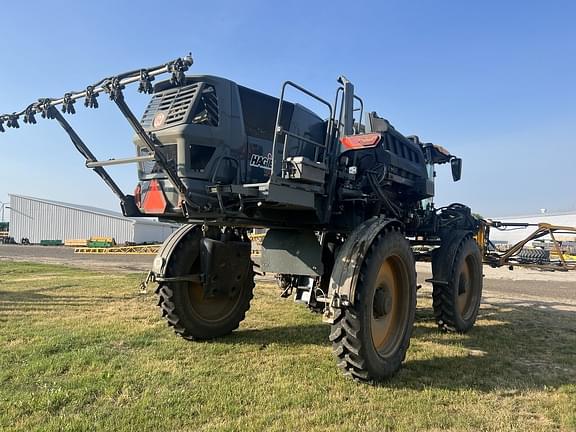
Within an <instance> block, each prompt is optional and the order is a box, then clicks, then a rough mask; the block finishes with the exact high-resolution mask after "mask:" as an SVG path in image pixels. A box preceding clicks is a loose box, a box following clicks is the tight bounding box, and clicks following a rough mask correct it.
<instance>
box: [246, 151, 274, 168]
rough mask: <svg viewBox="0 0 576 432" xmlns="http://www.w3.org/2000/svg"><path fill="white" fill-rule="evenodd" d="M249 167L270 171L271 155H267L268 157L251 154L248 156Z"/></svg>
mask: <svg viewBox="0 0 576 432" xmlns="http://www.w3.org/2000/svg"><path fill="white" fill-rule="evenodd" d="M250 166H251V167H255V168H262V169H265V170H272V153H268V156H262V155H259V154H253V155H252V156H250Z"/></svg>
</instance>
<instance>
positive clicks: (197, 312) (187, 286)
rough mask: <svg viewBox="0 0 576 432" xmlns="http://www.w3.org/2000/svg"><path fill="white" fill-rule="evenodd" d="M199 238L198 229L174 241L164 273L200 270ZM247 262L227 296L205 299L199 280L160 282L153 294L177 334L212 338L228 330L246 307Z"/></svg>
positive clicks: (235, 325) (251, 277)
mask: <svg viewBox="0 0 576 432" xmlns="http://www.w3.org/2000/svg"><path fill="white" fill-rule="evenodd" d="M200 238H201V233H200V232H199V231H198V232H195V233H193V234H192V235H190V236H187V237H185V238H184V239H183V240H182V241H181V242H180V244H178V246H177V247H176V250H175V251H174V253H173V255H172V257H171V260H170V263H169V264H168V274H170V275H173V276H182V275H190V274H199V273H200V257H199V248H200ZM249 265H250V268H249V270H248V271H247V272H246V276H245V277H244V279H243V280H241V281H239V282H238V284H237V288H236V289H234V290H232V291H231V292H230V294H228V295H224V294H218V295H216V296H214V297H208V298H206V297H205V296H204V287H203V285H202V283H200V282H189V281H179V282H168V283H166V282H165V283H162V284H160V286H159V287H158V289H157V290H156V293H157V294H158V306H159V307H160V313H161V315H162V317H163V318H164V319H165V320H166V321H167V322H168V325H169V326H170V327H172V328H173V329H174V332H175V333H176V334H177V335H179V336H182V337H183V338H184V339H188V340H204V339H213V338H217V337H221V336H225V335H227V334H229V333H231V332H232V331H233V330H235V329H236V328H238V326H239V325H240V322H241V321H242V320H243V319H244V318H245V315H246V312H247V311H248V309H250V300H251V299H252V297H253V294H252V292H253V289H254V271H253V269H252V264H251V263H249Z"/></svg>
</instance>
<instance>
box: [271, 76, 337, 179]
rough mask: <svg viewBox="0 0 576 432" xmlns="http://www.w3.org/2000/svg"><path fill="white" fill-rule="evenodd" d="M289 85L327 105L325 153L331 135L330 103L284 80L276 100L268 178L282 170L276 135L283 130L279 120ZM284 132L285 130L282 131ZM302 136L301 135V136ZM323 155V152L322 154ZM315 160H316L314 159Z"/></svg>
mask: <svg viewBox="0 0 576 432" xmlns="http://www.w3.org/2000/svg"><path fill="white" fill-rule="evenodd" d="M288 86H291V87H294V88H295V89H296V90H299V91H301V92H302V93H304V94H306V95H308V96H310V97H311V98H313V99H316V100H317V101H318V102H320V103H322V104H324V105H326V106H327V107H328V111H329V113H330V116H329V119H330V120H329V121H328V125H327V127H326V137H325V139H324V153H326V148H327V146H328V141H329V139H330V135H331V128H332V117H333V108H332V105H330V103H329V102H327V101H326V100H324V99H322V98H321V97H320V96H318V95H315V94H314V93H312V92H311V91H309V90H306V89H305V88H304V87H302V86H300V85H298V84H296V83H294V82H292V81H285V82H284V84H282V91H281V92H280V99H279V100H278V112H277V114H276V124H275V126H274V140H273V141H272V172H271V174H270V179H272V178H274V177H278V176H279V175H281V172H282V166H280V168H279V169H278V161H277V159H278V158H277V153H278V151H277V145H278V144H277V143H278V136H279V135H281V134H282V132H283V131H284V129H283V128H282V127H281V126H280V121H281V119H282V105H283V102H284V94H285V93H286V87H288ZM284 132H286V131H284ZM302 138H303V137H302ZM286 144H287V135H285V138H284V149H285V148H286ZM324 156H325V154H324ZM282 157H283V158H284V151H283V152H282ZM315 162H316V161H315Z"/></svg>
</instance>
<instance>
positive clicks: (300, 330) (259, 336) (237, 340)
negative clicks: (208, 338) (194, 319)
mask: <svg viewBox="0 0 576 432" xmlns="http://www.w3.org/2000/svg"><path fill="white" fill-rule="evenodd" d="M318 317H319V318H320V315H319V316H318ZM329 333H330V326H328V325H326V324H323V323H321V322H318V324H303V325H293V326H281V327H268V328H263V329H245V330H243V329H240V330H238V331H235V332H234V333H232V334H231V335H230V336H227V337H225V338H222V339H217V341H218V342H229V343H233V344H250V345H259V346H260V348H266V346H267V345H270V344H281V345H326V346H329V345H330V342H329V341H328V335H329Z"/></svg>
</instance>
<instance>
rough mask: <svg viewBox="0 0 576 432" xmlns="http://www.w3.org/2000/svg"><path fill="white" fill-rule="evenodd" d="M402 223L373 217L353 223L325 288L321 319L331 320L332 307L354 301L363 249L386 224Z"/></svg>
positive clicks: (333, 315) (368, 246) (365, 248)
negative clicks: (327, 300)
mask: <svg viewBox="0 0 576 432" xmlns="http://www.w3.org/2000/svg"><path fill="white" fill-rule="evenodd" d="M389 225H395V226H399V227H403V226H404V225H403V224H402V223H401V222H400V221H399V220H397V219H388V218H384V217H378V216H374V217H373V218H370V219H368V220H366V221H364V222H363V223H361V224H360V225H359V226H357V227H356V228H355V229H354V231H352V233H351V234H350V236H349V237H348V238H347V239H346V242H345V243H344V245H343V246H342V248H341V249H340V252H338V256H337V257H336V262H335V264H334V269H333V270H332V275H331V276H330V288H329V290H328V298H329V299H330V301H329V306H328V308H327V310H326V313H325V314H324V318H323V320H324V322H328V323H333V322H334V318H335V316H336V315H335V314H336V310H335V309H340V308H341V307H346V306H349V305H351V304H354V301H355V293H356V283H357V280H358V274H359V273H360V267H362V263H363V262H364V258H365V257H366V252H367V251H368V249H369V248H370V245H371V244H372V242H373V241H374V239H375V238H376V236H377V235H378V234H379V233H380V232H381V231H382V230H383V229H385V228H386V227H387V226H389Z"/></svg>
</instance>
